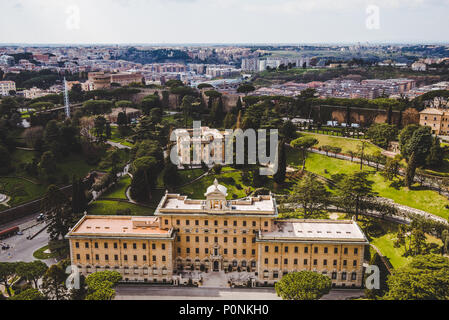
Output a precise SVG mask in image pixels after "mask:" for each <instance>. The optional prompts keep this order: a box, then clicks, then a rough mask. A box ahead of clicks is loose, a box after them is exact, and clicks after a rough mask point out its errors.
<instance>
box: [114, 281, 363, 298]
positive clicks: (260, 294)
mask: <svg viewBox="0 0 449 320" xmlns="http://www.w3.org/2000/svg"><path fill="white" fill-rule="evenodd" d="M116 291H117V295H116V298H115V299H116V300H281V298H279V297H278V296H277V295H276V292H275V291H274V288H251V289H232V288H192V287H172V286H154V285H144V284H142V285H140V284H122V285H119V286H118V287H117V289H116ZM363 295H364V290H363V289H333V290H331V292H330V293H329V294H327V295H325V296H324V297H322V298H321V300H347V299H352V298H359V297H362V296H363Z"/></svg>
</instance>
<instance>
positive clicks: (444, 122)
mask: <svg viewBox="0 0 449 320" xmlns="http://www.w3.org/2000/svg"><path fill="white" fill-rule="evenodd" d="M419 124H420V125H422V126H427V127H430V128H431V130H432V133H433V134H436V135H449V110H448V109H438V108H426V109H424V110H423V111H421V112H420V113H419Z"/></svg>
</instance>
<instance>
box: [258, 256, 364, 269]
mask: <svg viewBox="0 0 449 320" xmlns="http://www.w3.org/2000/svg"><path fill="white" fill-rule="evenodd" d="M268 262H269V259H268V258H265V260H264V263H265V264H268ZM273 262H274V264H279V259H278V258H274V261H273ZM303 262H304V265H307V264H308V263H309V260H308V259H304V261H303ZM293 264H294V265H297V264H298V259H293ZM332 264H333V265H334V266H336V265H337V264H338V261H337V260H334V261H333V263H332ZM284 265H288V259H284ZM313 265H314V266H317V265H318V259H314V260H313ZM347 265H348V260H343V266H347ZM323 266H327V259H323ZM352 266H353V267H357V260H353V261H352Z"/></svg>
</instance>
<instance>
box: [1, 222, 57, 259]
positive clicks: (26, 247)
mask: <svg viewBox="0 0 449 320" xmlns="http://www.w3.org/2000/svg"><path fill="white" fill-rule="evenodd" d="M43 227H44V224H38V225H35V226H34V227H32V228H30V229H28V230H25V231H23V234H20V235H19V234H18V235H15V236H13V237H10V238H7V239H2V240H0V262H18V261H24V262H31V261H34V260H36V259H35V258H34V257H33V253H34V251H36V250H37V249H39V248H42V247H44V246H45V245H47V244H48V239H49V237H48V233H47V231H46V230H44V231H43V232H41V233H40V234H39V235H37V236H36V237H35V238H34V239H33V240H28V239H27V237H29V236H31V235H34V234H35V233H37V232H38V231H39V230H41V229H42V228H43ZM1 244H6V245H7V246H9V249H7V250H2V249H1ZM45 262H46V263H47V264H49V265H50V264H53V263H55V262H56V260H55V259H50V260H46V261H45Z"/></svg>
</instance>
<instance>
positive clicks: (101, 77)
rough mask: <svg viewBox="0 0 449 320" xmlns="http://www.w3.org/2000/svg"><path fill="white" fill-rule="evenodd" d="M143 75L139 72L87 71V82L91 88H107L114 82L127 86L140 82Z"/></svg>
mask: <svg viewBox="0 0 449 320" xmlns="http://www.w3.org/2000/svg"><path fill="white" fill-rule="evenodd" d="M142 79H143V75H142V74H141V73H125V72H122V73H105V72H89V74H88V82H90V83H91V85H89V86H88V88H92V89H93V90H100V89H107V88H110V87H111V84H113V83H116V84H119V85H121V86H127V85H130V84H131V83H136V82H137V83H142Z"/></svg>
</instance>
